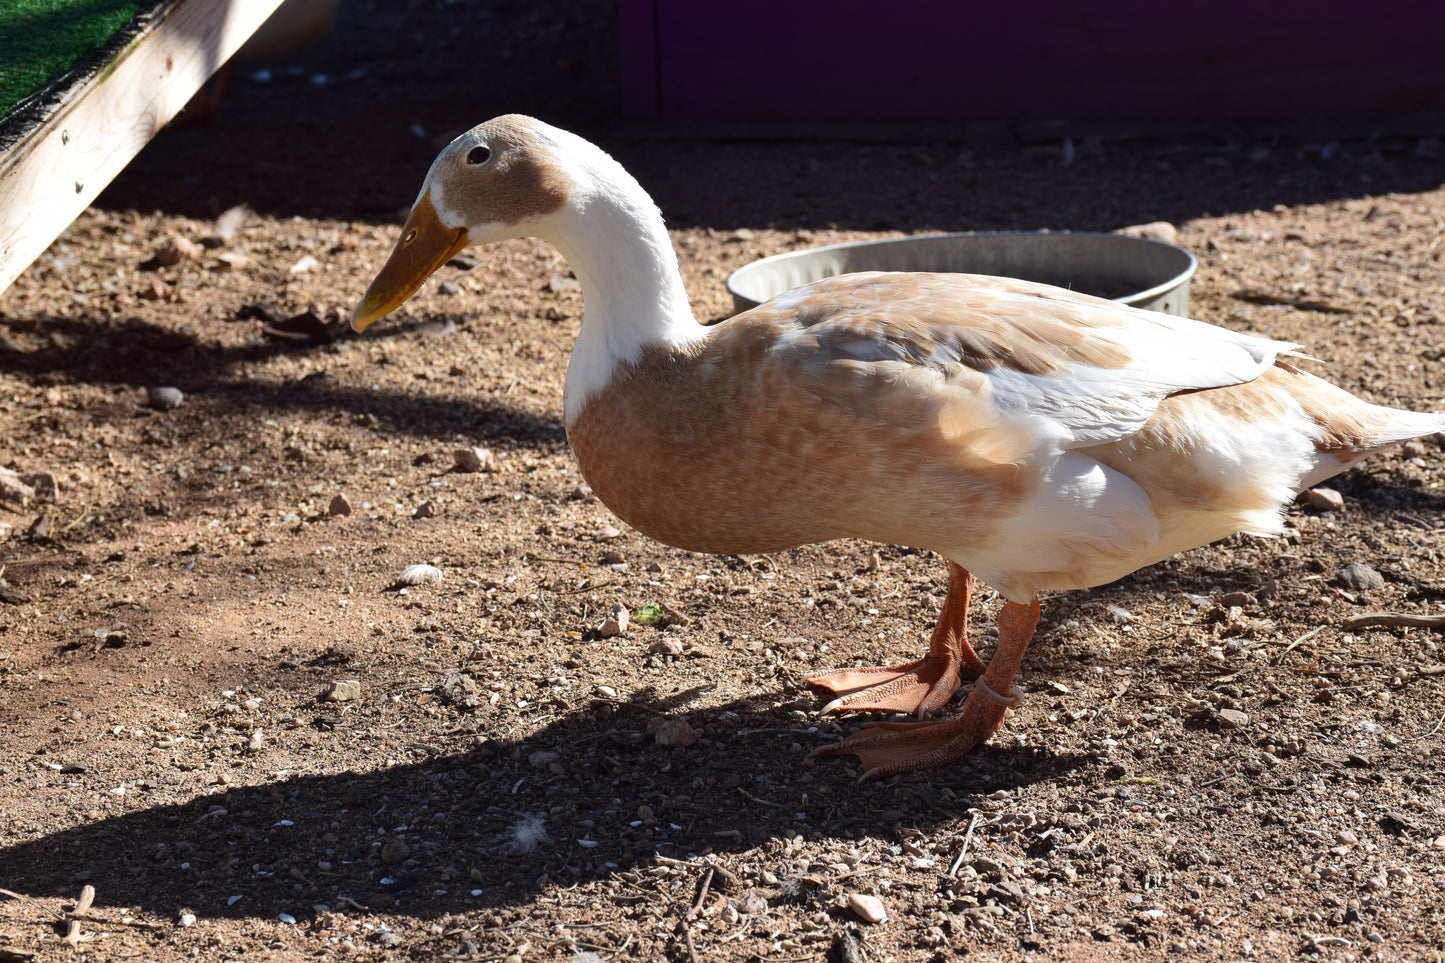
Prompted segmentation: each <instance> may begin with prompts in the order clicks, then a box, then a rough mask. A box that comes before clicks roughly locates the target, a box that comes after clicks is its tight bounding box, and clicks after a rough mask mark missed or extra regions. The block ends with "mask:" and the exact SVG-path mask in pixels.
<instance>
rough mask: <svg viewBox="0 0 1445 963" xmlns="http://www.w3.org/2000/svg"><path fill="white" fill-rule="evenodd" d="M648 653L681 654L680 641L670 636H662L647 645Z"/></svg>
mask: <svg viewBox="0 0 1445 963" xmlns="http://www.w3.org/2000/svg"><path fill="white" fill-rule="evenodd" d="M647 654H648V655H682V641H681V640H680V639H674V638H673V637H672V636H670V635H667V636H663V637H662V638H660V639H657V640H656V641H655V642H653V643H652V644H651V645H649V646H648V647H647Z"/></svg>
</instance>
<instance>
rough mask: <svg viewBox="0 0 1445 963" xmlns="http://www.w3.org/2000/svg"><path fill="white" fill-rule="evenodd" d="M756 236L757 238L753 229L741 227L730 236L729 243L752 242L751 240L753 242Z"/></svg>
mask: <svg viewBox="0 0 1445 963" xmlns="http://www.w3.org/2000/svg"><path fill="white" fill-rule="evenodd" d="M756 236H757V235H756V234H754V233H753V230H752V228H747V227H740V228H738V229H737V230H736V231H733V232H732V233H731V234H729V235H728V240H729V241H751V240H752V239H753V238H754V237H756Z"/></svg>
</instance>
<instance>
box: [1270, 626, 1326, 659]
mask: <svg viewBox="0 0 1445 963" xmlns="http://www.w3.org/2000/svg"><path fill="white" fill-rule="evenodd" d="M1326 628H1328V626H1324V625H1317V626H1315V627H1314V628H1312V629H1310V630H1309V631H1308V632H1306V633H1305V634H1304V635H1301V636H1300V637H1299V638H1297V639H1295V640H1294V641H1293V642H1291V643H1290V644H1289V645H1287V646H1285V647H1284V651H1283V652H1281V653H1280V654H1279V655H1277V656H1275V657H1274V664H1275V665H1279V664H1280V663H1281V662H1283V661H1284V657H1285V656H1287V655H1289V654H1290V653H1291V652H1293V651H1294V650H1295V648H1296V647H1297V646H1299V645H1302V644H1303V643H1305V642H1308V641H1309V640H1310V639H1312V638H1314V637H1315V636H1317V635H1319V634H1320V633H1321V632H1323V631H1324V630H1325V629H1326Z"/></svg>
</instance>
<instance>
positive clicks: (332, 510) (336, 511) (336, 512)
mask: <svg viewBox="0 0 1445 963" xmlns="http://www.w3.org/2000/svg"><path fill="white" fill-rule="evenodd" d="M326 514H328V515H331V516H333V517H337V516H345V515H350V514H351V502H349V501H347V500H346V496H345V495H336V496H334V497H333V498H332V499H331V504H330V505H327V506H326Z"/></svg>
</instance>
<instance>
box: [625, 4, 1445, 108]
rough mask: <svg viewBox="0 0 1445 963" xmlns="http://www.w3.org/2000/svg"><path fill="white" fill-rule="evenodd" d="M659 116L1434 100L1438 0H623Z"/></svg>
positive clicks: (1388, 104)
mask: <svg viewBox="0 0 1445 963" xmlns="http://www.w3.org/2000/svg"><path fill="white" fill-rule="evenodd" d="M620 6H621V14H622V38H623V83H624V97H625V98H626V103H625V107H626V108H627V110H628V112H629V113H631V114H634V115H636V116H646V117H660V118H661V119H663V120H667V121H671V122H708V121H759V120H786V121H838V120H844V121H846V120H935V121H936V120H956V121H969V120H984V121H1023V120H1081V121H1156V122H1157V121H1167V122H1179V121H1300V120H1330V119H1336V120H1338V119H1355V120H1358V119H1365V120H1368V119H1370V118H1371V117H1372V116H1374V115H1379V114H1388V115H1391V116H1399V115H1402V114H1407V113H1411V112H1418V111H1428V110H1436V111H1438V110H1441V109H1445V52H1442V50H1445V48H1442V47H1441V45H1440V38H1441V37H1445V2H1440V0H1380V2H1378V3H1375V4H1365V3H1360V2H1352V3H1346V2H1343V0H1272V2H1271V0H1218V2H1214V3H1210V4H1199V3H1179V2H1168V0H1113V2H1093V3H1090V2H1087V0H1011V2H994V3H978V2H962V3H945V2H936V0H935V2H928V0H830V2H828V3H808V2H801V0H792V2H789V0H729V2H727V3H708V2H705V0H620Z"/></svg>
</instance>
